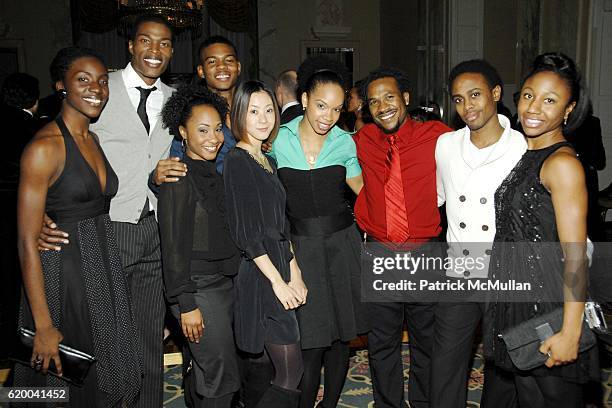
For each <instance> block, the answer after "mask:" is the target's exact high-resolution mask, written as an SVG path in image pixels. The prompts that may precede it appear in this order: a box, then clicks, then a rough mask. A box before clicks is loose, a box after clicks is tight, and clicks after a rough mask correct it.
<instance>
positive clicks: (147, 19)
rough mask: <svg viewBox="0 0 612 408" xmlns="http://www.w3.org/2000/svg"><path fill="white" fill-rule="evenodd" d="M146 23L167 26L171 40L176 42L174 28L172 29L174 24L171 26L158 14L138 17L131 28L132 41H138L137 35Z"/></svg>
mask: <svg viewBox="0 0 612 408" xmlns="http://www.w3.org/2000/svg"><path fill="white" fill-rule="evenodd" d="M144 23H158V24H163V25H165V26H166V27H167V28H168V30H170V39H171V40H174V28H173V27H172V24H170V22H169V21H168V19H167V18H165V17H163V16H160V15H158V14H143V15H140V16H138V17H136V20H134V23H133V24H132V27H131V31H130V40H132V41H136V34H138V29H139V28H140V26H141V25H143V24H144Z"/></svg>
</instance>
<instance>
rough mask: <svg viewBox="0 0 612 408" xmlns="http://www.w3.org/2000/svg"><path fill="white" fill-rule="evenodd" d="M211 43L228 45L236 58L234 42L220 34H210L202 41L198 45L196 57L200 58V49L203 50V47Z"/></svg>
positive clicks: (236, 51) (236, 52)
mask: <svg viewBox="0 0 612 408" xmlns="http://www.w3.org/2000/svg"><path fill="white" fill-rule="evenodd" d="M213 44H225V45H229V46H230V47H232V49H233V50H234V55H235V56H236V58H238V50H237V49H236V46H235V45H234V43H233V42H231V41H230V40H229V39H227V38H225V37H223V36H222V35H211V36H210V37H208V38H207V39H205V40H204V41H202V43H201V44H200V47H199V48H198V58H200V59H201V58H202V51H204V48H206V47H208V46H211V45H213Z"/></svg>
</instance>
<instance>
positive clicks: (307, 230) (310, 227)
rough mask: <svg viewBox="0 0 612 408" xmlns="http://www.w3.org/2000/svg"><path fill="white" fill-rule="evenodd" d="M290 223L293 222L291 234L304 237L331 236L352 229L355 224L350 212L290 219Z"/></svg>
mask: <svg viewBox="0 0 612 408" xmlns="http://www.w3.org/2000/svg"><path fill="white" fill-rule="evenodd" d="M289 221H290V222H291V234H293V235H303V236H320V235H330V234H333V233H334V232H338V231H340V230H343V229H345V228H348V227H350V226H351V225H352V224H353V223H354V222H355V221H354V220H353V216H352V215H351V213H350V212H348V211H345V212H342V213H340V214H334V215H325V216H321V217H312V218H293V217H289Z"/></svg>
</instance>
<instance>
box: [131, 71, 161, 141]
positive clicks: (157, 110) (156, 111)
mask: <svg viewBox="0 0 612 408" xmlns="http://www.w3.org/2000/svg"><path fill="white" fill-rule="evenodd" d="M121 75H122V76H123V83H124V84H125V88H126V89H127V93H128V97H129V98H130V102H131V103H132V105H133V106H134V110H136V109H138V104H139V103H140V91H139V90H138V89H136V87H141V88H144V89H149V88H153V87H156V88H157V89H156V90H155V91H153V92H151V93H150V94H149V97H148V98H147V117H148V118H149V125H150V127H149V134H151V133H150V132H151V131H152V130H153V128H155V124H156V123H157V121H158V119H159V117H160V114H161V110H162V108H163V105H164V94H163V92H162V91H161V89H160V84H161V79H159V78H157V81H155V83H154V84H153V85H147V84H146V83H145V81H143V80H142V78H141V77H140V76H139V75H138V73H136V71H134V68H133V67H132V63H131V62H130V63H129V64H127V67H125V69H124V70H123V71H122V72H121Z"/></svg>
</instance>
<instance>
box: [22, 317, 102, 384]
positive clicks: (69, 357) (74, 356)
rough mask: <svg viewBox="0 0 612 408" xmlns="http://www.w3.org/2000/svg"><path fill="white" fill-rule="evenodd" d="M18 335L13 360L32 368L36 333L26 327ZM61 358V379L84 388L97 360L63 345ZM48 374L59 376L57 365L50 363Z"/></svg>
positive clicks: (60, 353) (60, 348)
mask: <svg viewBox="0 0 612 408" xmlns="http://www.w3.org/2000/svg"><path fill="white" fill-rule="evenodd" d="M17 335H18V337H19V343H20V344H18V345H17V350H16V352H15V353H13V356H11V359H12V360H14V361H16V362H18V363H21V364H24V365H26V366H28V367H31V365H30V359H31V358H32V348H33V346H34V335H35V333H34V332H33V331H32V330H29V329H26V328H25V327H20V328H19V329H18V330H17ZM59 356H60V360H61V361H62V371H63V375H62V376H61V377H59V378H61V379H63V380H65V381H68V382H70V383H72V384H74V385H76V386H79V387H80V386H82V385H83V381H84V380H85V377H87V373H88V372H89V368H90V367H91V365H92V364H93V363H94V362H95V361H96V359H95V358H94V357H93V356H90V355H89V354H87V353H84V352H82V351H80V350H77V349H74V348H72V347H69V346H66V345H65V344H61V343H60V345H59ZM47 372H48V373H50V374H53V375H55V376H57V370H56V369H55V364H54V363H53V361H51V362H50V364H49V369H48V370H47Z"/></svg>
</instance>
